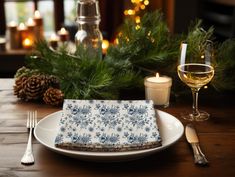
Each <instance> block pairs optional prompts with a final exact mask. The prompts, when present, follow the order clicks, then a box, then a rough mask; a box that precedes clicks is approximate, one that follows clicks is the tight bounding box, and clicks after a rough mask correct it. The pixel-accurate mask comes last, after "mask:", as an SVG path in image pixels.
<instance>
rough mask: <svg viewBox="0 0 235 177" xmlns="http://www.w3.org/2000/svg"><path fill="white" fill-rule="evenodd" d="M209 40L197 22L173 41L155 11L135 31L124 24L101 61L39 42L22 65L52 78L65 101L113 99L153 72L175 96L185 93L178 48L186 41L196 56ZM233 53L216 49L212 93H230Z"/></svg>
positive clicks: (231, 45)
mask: <svg viewBox="0 0 235 177" xmlns="http://www.w3.org/2000/svg"><path fill="white" fill-rule="evenodd" d="M212 36H213V29H212V28H210V29H209V30H208V31H205V30H203V29H202V28H201V21H196V23H194V25H193V26H191V27H190V28H189V32H188V34H182V35H178V36H172V35H171V34H170V33H169V31H168V28H167V25H166V23H165V22H164V21H163V19H162V13H160V12H159V11H156V12H154V13H146V14H145V15H144V16H143V18H142V19H141V23H140V25H139V26H136V24H135V22H134V21H133V20H131V19H127V20H126V21H125V22H124V24H123V26H122V28H121V31H120V33H119V35H118V41H119V44H118V45H113V46H111V47H110V48H109V50H108V53H107V55H106V57H105V58H104V59H103V60H102V59H100V58H98V57H96V56H95V55H91V54H90V53H89V52H87V51H86V50H85V49H84V48H81V47H79V48H77V51H76V52H75V53H74V54H69V53H68V52H67V49H66V46H64V47H62V48H60V49H59V50H58V51H53V50H51V49H50V48H49V47H48V45H47V43H46V42H45V41H41V42H39V43H38V44H37V45H36V52H35V53H33V54H32V55H31V56H29V58H28V60H27V64H28V67H29V68H31V69H36V70H38V71H39V72H41V73H45V74H49V75H54V76H56V77H57V78H58V79H59V80H60V84H61V90H62V91H63V92H64V94H65V98H74V99H118V98H119V94H120V91H121V90H123V89H127V88H137V87H142V88H143V79H144V77H145V76H147V75H150V74H155V73H156V72H160V73H161V74H165V75H168V76H171V77H172V78H173V80H174V82H173V85H174V86H173V88H172V90H173V92H174V93H176V92H178V93H179V92H182V91H183V89H184V88H185V87H183V86H182V85H183V84H182V82H180V81H179V78H178V76H177V73H176V66H177V59H178V56H179V47H180V43H181V42H182V41H185V40H186V41H187V42H188V43H189V44H190V46H191V49H192V52H195V53H198V52H199V51H198V50H200V48H199V47H198V46H200V45H203V44H205V42H206V41H207V40H210V39H211V38H212ZM189 50H190V49H189ZM234 51H235V41H234V40H229V41H227V42H225V43H224V44H222V45H220V47H219V49H218V52H217V54H218V57H217V61H216V67H215V71H216V74H215V78H214V80H213V82H212V83H213V86H214V87H215V88H217V89H222V90H226V89H235V79H234V74H235V73H234V71H235V62H234V60H233V59H234V58H235V54H234ZM199 53H200V52H199ZM228 76H231V77H228Z"/></svg>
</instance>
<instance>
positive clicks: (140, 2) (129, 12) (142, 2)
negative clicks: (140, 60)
mask: <svg viewBox="0 0 235 177" xmlns="http://www.w3.org/2000/svg"><path fill="white" fill-rule="evenodd" d="M131 3H132V4H133V7H132V8H129V9H126V10H124V15H125V16H126V17H131V18H133V19H134V20H135V23H136V27H135V28H136V30H138V29H140V22H141V17H140V15H141V12H143V11H144V10H145V9H146V7H147V6H148V5H149V0H131ZM119 34H120V33H119ZM127 40H128V39H127ZM114 44H118V39H117V38H116V39H115V40H114ZM108 47H109V41H108V40H103V42H102V50H103V53H106V52H107V49H108Z"/></svg>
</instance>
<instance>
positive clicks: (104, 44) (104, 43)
mask: <svg viewBox="0 0 235 177" xmlns="http://www.w3.org/2000/svg"><path fill="white" fill-rule="evenodd" d="M108 48H109V41H108V40H105V39H104V40H103V41H102V53H103V54H106V53H107V50H108Z"/></svg>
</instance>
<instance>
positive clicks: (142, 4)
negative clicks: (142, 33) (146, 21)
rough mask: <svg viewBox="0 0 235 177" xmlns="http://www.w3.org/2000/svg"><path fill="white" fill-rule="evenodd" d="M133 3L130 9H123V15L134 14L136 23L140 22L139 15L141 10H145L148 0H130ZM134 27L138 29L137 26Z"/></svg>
mask: <svg viewBox="0 0 235 177" xmlns="http://www.w3.org/2000/svg"><path fill="white" fill-rule="evenodd" d="M131 3H132V4H133V6H134V7H133V8H132V9H127V10H125V11H124V15H125V16H134V19H135V22H136V24H139V23H140V22H141V18H140V16H139V14H140V12H141V10H145V9H146V6H148V5H149V0H131ZM136 29H139V26H136Z"/></svg>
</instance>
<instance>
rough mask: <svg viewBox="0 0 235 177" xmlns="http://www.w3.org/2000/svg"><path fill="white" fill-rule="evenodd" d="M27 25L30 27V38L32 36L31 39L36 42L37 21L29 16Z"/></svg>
mask: <svg viewBox="0 0 235 177" xmlns="http://www.w3.org/2000/svg"><path fill="white" fill-rule="evenodd" d="M26 25H27V27H28V32H29V36H28V38H30V40H31V41H32V42H33V43H34V41H35V22H34V20H33V19H32V18H29V19H28V21H27V23H26Z"/></svg>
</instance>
